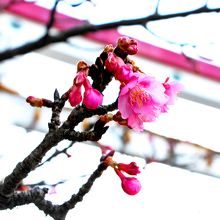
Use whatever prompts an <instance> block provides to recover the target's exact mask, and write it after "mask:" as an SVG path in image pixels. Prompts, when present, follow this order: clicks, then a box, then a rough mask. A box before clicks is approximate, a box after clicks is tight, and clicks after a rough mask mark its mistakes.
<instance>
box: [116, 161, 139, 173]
mask: <svg viewBox="0 0 220 220" xmlns="http://www.w3.org/2000/svg"><path fill="white" fill-rule="evenodd" d="M117 166H118V169H119V170H122V171H124V172H126V173H127V174H130V175H137V174H138V173H140V170H139V167H138V166H137V164H136V163H135V162H131V163H129V164H124V163H118V165H117Z"/></svg>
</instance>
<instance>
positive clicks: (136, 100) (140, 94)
mask: <svg viewBox="0 0 220 220" xmlns="http://www.w3.org/2000/svg"><path fill="white" fill-rule="evenodd" d="M167 99H168V98H167V95H166V94H165V88H164V86H163V85H162V84H161V83H160V82H159V81H157V80H156V79H155V78H154V77H150V76H147V75H140V76H139V77H138V76H135V77H132V78H131V80H130V81H129V83H127V84H126V85H125V86H123V87H122V88H121V91H120V94H119V99H118V109H119V111H120V113H121V116H122V118H123V119H127V122H128V126H129V127H131V128H133V129H134V130H135V131H142V130H143V122H152V121H154V120H155V119H156V118H157V117H158V116H159V114H160V113H161V108H162V106H163V105H164V104H166V103H167Z"/></svg>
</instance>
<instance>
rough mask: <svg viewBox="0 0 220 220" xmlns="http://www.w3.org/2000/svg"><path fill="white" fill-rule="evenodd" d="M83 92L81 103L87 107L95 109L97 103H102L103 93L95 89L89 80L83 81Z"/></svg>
mask: <svg viewBox="0 0 220 220" xmlns="http://www.w3.org/2000/svg"><path fill="white" fill-rule="evenodd" d="M83 85H84V87H85V92H84V96H83V103H84V105H85V106H86V107H87V108H89V109H96V108H97V107H98V106H99V105H101V104H102V101H103V95H102V94H101V93H100V92H99V91H98V90H97V89H94V88H93V87H92V86H91V84H90V82H89V80H88V79H86V80H85V81H84V84H83Z"/></svg>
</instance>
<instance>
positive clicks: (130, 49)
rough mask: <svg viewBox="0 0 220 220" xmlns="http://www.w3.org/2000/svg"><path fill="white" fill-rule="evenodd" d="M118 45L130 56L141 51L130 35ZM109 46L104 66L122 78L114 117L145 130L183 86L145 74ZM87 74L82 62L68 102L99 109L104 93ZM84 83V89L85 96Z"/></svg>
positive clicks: (123, 38) (137, 128) (86, 68)
mask: <svg viewBox="0 0 220 220" xmlns="http://www.w3.org/2000/svg"><path fill="white" fill-rule="evenodd" d="M117 47H118V48H120V50H122V51H124V52H125V53H126V54H128V55H134V54H136V53H137V52H138V48H137V42H136V41H135V40H134V39H131V38H128V37H121V38H119V40H118V43H117ZM106 48H107V49H106V52H107V53H108V57H107V59H106V61H105V63H104V65H105V68H106V70H107V71H109V72H110V73H111V74H112V75H113V76H114V78H115V79H116V80H118V81H120V93H119V97H118V110H119V112H118V113H117V115H116V116H115V117H113V120H115V121H118V123H120V124H124V125H127V126H128V127H130V128H132V129H134V130H135V131H142V130H143V123H144V122H152V121H155V119H156V118H157V117H158V116H159V115H160V113H164V112H167V110H168V105H170V104H173V103H174V100H175V98H176V94H177V93H178V92H179V91H180V90H182V85H181V84H180V83H178V82H176V81H172V82H169V78H167V79H166V80H165V81H164V82H163V83H161V82H159V81H158V80H157V79H156V78H154V77H152V76H149V75H147V74H144V73H143V72H142V71H141V70H140V69H139V68H138V67H136V66H135V65H134V62H133V61H131V60H129V59H125V60H123V59H122V58H121V57H119V56H117V55H116V54H115V53H114V51H113V47H111V46H110V45H109V46H108V47H106ZM87 76H88V66H87V65H86V64H85V63H84V62H80V63H79V64H78V71H77V76H76V77H75V79H74V83H73V87H72V90H71V92H70V95H69V102H70V104H71V105H72V106H76V105H78V104H80V103H81V101H82V102H83V103H84V104H85V106H86V107H87V108H89V109H96V108H97V107H98V106H99V105H101V104H102V101H103V96H102V94H101V93H100V92H99V91H98V90H96V89H94V88H93V87H92V86H91V84H90V82H89V80H88V79H87ZM82 85H83V86H84V88H85V92H84V96H83V99H82V95H81V87H82ZM119 116H120V117H119Z"/></svg>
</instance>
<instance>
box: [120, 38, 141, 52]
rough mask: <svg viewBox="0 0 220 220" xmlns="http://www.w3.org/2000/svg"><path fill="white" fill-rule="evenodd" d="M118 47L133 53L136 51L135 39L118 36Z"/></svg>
mask: <svg viewBox="0 0 220 220" xmlns="http://www.w3.org/2000/svg"><path fill="white" fill-rule="evenodd" d="M118 47H119V48H120V49H121V50H122V51H124V52H125V53H127V54H129V55H134V54H136V53H137V52H138V48H137V41H136V40H134V39H132V38H130V37H126V36H123V37H120V38H119V39H118Z"/></svg>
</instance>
